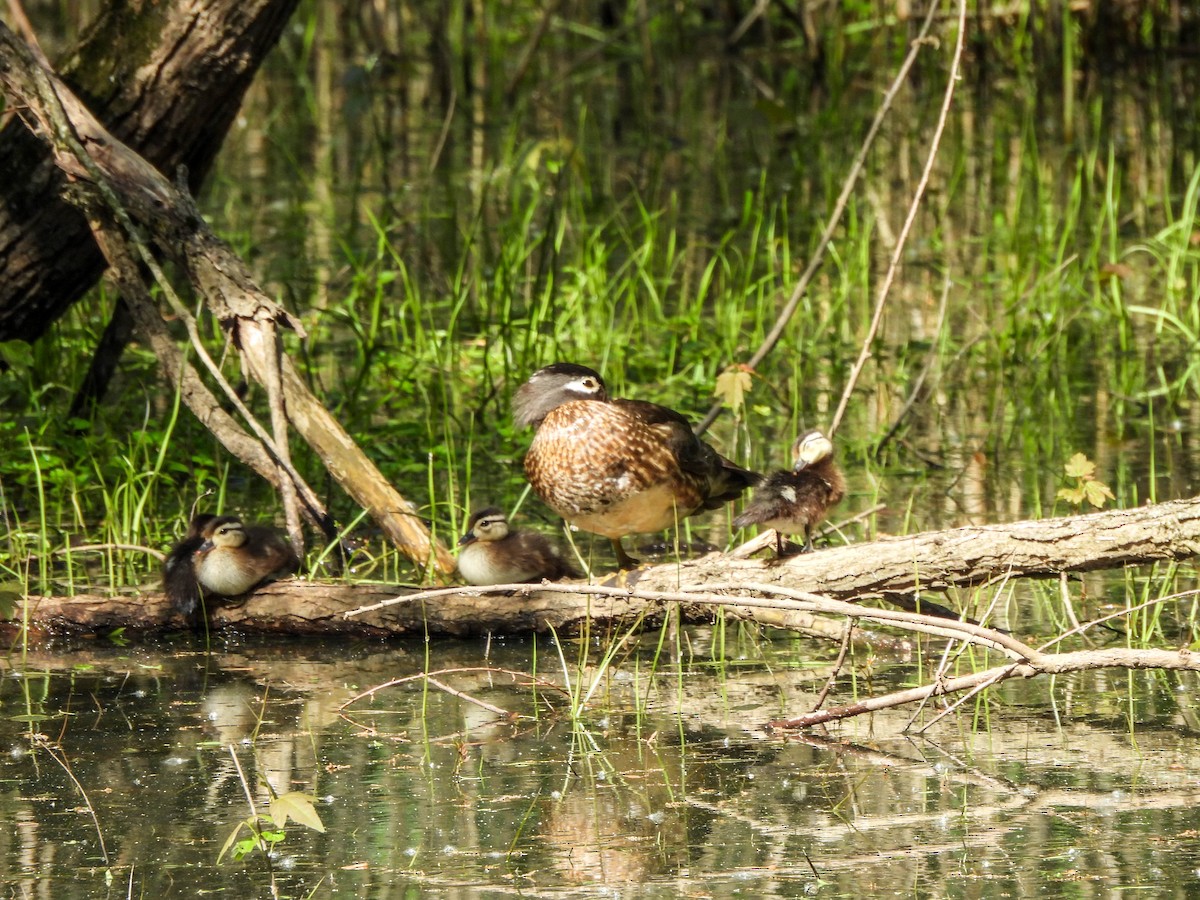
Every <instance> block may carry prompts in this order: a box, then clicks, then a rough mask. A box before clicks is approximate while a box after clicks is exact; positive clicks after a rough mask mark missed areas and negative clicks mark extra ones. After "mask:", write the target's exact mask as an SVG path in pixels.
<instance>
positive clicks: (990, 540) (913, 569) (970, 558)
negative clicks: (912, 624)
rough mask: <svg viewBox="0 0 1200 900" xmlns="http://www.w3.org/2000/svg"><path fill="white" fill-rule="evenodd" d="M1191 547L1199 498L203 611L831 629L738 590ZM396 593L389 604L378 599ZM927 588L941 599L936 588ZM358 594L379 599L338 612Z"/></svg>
mask: <svg viewBox="0 0 1200 900" xmlns="http://www.w3.org/2000/svg"><path fill="white" fill-rule="evenodd" d="M1197 552H1200V498H1194V499H1188V500H1177V501H1172V502H1168V503H1159V504H1155V505H1151V506H1143V507H1138V508H1136V509H1120V510H1108V511H1103V512H1096V513H1091V514H1088V515H1075V516H1066V517H1062V518H1053V519H1041V520H1027V521H1021V522H1012V523H1008V524H1000V525H984V526H967V527H962V528H953V529H949V530H943V531H931V532H924V533H921V534H916V535H912V536H909V537H887V538H880V539H879V540H875V541H869V542H865V543H861V544H852V545H849V546H843V547H837V548H831V549H822V550H817V551H816V552H814V553H808V554H803V555H800V556H795V557H792V558H790V559H786V560H784V561H782V562H779V563H776V562H774V561H772V560H765V561H764V560H758V559H739V558H735V557H733V556H730V555H724V554H710V555H708V556H704V557H702V558H699V559H693V560H686V561H683V562H679V563H675V562H672V563H669V564H660V565H654V566H649V567H646V568H643V569H639V570H636V571H633V572H629V573H624V574H610V575H607V576H602V577H600V578H597V579H595V582H596V583H598V584H601V585H607V586H609V587H610V588H616V589H618V590H617V591H616V593H615V595H612V596H595V595H591V594H586V593H582V592H580V591H579V589H578V586H577V585H573V584H572V583H570V582H565V583H561V584H557V585H553V586H551V585H534V586H530V587H529V588H528V590H527V591H524V592H520V593H510V594H488V593H484V592H481V591H479V590H474V589H471V588H461V589H455V590H453V591H450V592H439V593H438V595H437V596H434V597H430V596H427V595H426V594H418V592H417V590H416V589H415V588H411V587H402V586H395V585H381V584H347V583H322V582H313V581H305V580H292V581H284V582H279V583H276V584H272V585H268V586H266V587H264V588H262V589H261V590H259V591H257V592H256V593H255V594H254V595H253V596H251V597H250V598H249V599H248V600H247V601H246V602H245V603H244V604H242V605H241V606H237V607H221V608H217V609H215V610H213V611H212V616H211V624H212V626H213V627H216V628H223V627H232V628H239V629H243V630H248V631H256V632H263V633H277V634H309V635H311V634H323V635H333V634H342V635H354V636H359V637H390V636H399V635H406V634H413V633H416V634H422V633H429V634H449V635H473V634H483V633H519V632H527V631H541V630H545V629H548V628H551V627H553V628H555V629H559V630H562V629H570V628H572V627H576V626H578V625H579V624H580V623H581V622H583V621H585V620H589V619H590V620H591V621H592V622H593V623H599V624H602V625H603V624H609V623H612V624H616V623H617V622H619V621H631V620H633V619H634V618H636V617H637V616H647V617H648V619H649V620H650V621H653V620H654V619H655V618H657V617H660V616H661V615H662V613H663V612H664V611H665V610H666V609H668V608H671V607H672V606H675V605H678V607H679V608H680V610H681V613H682V617H683V619H684V621H709V620H711V619H712V617H713V615H714V606H713V604H712V603H711V602H705V603H700V602H696V603H690V602H686V601H684V602H680V603H678V604H672V603H664V602H663V601H662V600H661V599H648V598H647V596H645V595H652V594H663V593H669V594H672V595H677V594H686V593H689V592H690V593H696V592H703V593H705V594H710V595H711V594H714V593H715V594H719V595H722V596H727V597H728V599H729V605H728V606H727V607H725V613H726V615H733V616H736V617H740V618H743V619H746V620H748V621H753V622H757V623H760V624H763V625H767V626H772V627H778V628H787V629H793V630H797V631H802V632H805V633H810V634H817V635H822V636H827V637H830V638H836V637H839V636H840V635H841V634H842V633H843V630H844V625H843V623H842V622H839V621H837V620H836V619H830V618H828V617H822V616H819V615H815V614H812V613H802V612H798V611H796V610H793V609H772V608H763V607H751V606H746V605H744V604H742V605H739V598H745V597H747V596H754V597H758V598H761V597H763V596H769V595H770V592H771V590H772V589H781V590H782V589H787V590H790V591H805V592H811V593H814V594H820V595H822V596H823V597H826V598H829V599H833V600H843V601H854V602H857V601H862V600H869V599H876V600H885V601H891V602H900V603H902V604H909V605H911V602H912V601H913V599H914V598H921V599H925V598H927V597H928V595H930V594H933V595H944V594H946V593H947V592H953V591H955V590H956V589H960V588H972V587H975V586H979V585H987V584H988V583H989V582H992V581H994V580H996V579H1014V578H1049V577H1057V576H1060V575H1064V574H1069V573H1085V572H1091V571H1095V570H1100V569H1115V568H1120V567H1124V566H1132V565H1147V564H1151V563H1156V562H1161V561H1168V560H1182V559H1187V558H1191V557H1193V556H1195V555H1197ZM984 593H985V594H986V593H988V592H986V591H985V592H984ZM410 597H412V599H408V598H410ZM393 599H397V600H398V602H395V603H383V602H384V601H390V600H393ZM937 599H938V600H939V601H940V602H946V601H947V597H945V596H938V597H937ZM951 599H953V598H951ZM25 602H26V603H27V605H28V609H27V610H22V609H20V608H18V610H17V612H16V614H15V616H14V620H13V621H14V622H20V621H22V615H27V617H28V618H27V620H26V621H28V623H29V625H30V628H31V631H32V633H33V634H34V635H35V636H36V635H38V634H56V633H61V632H91V633H104V632H106V631H108V630H110V629H113V628H117V627H125V628H130V629H146V630H158V629H165V628H178V627H180V626H181V624H182V623H181V622H180V621H179V620H178V619H177V617H175V615H174V614H173V612H172V610H171V608H170V606H169V604H168V603H167V601H166V599H165V598H164V597H163V595H162V594H161V593H160V592H158V591H147V592H145V593H142V594H138V595H136V596H129V595H119V596H112V597H107V596H99V595H95V594H88V595H79V596H75V597H38V596H33V597H29V598H28V599H27V600H26V601H25ZM381 603H383V605H381V606H377V607H376V605H377V604H381ZM367 606H373V607H376V608H373V609H370V610H367V611H363V612H361V613H358V614H350V615H348V614H349V613H352V611H354V610H358V609H360V608H362V607H367Z"/></svg>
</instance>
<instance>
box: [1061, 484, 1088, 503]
mask: <svg viewBox="0 0 1200 900" xmlns="http://www.w3.org/2000/svg"><path fill="white" fill-rule="evenodd" d="M1058 498H1059V499H1060V500H1066V501H1067V502H1068V503H1072V504H1074V505H1075V506H1078V505H1079V504H1080V503H1082V502H1083V488H1081V487H1073V488H1059V489H1058Z"/></svg>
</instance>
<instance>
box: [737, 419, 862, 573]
mask: <svg viewBox="0 0 1200 900" xmlns="http://www.w3.org/2000/svg"><path fill="white" fill-rule="evenodd" d="M792 459H793V460H794V465H793V466H792V469H791V471H786V470H782V471H778V472H773V473H771V474H770V475H768V476H767V477H766V479H765V480H763V482H762V483H761V484H759V486H758V487H756V488H755V489H754V497H753V499H752V500H751V501H750V504H749V505H748V506H747V507H746V509H745V510H744V511H743V512H742V514H741V515H740V516H738V517H737V518H736V519H734V520H733V524H734V527H736V528H745V527H746V526H747V525H765V526H766V527H768V528H774V529H775V542H776V543H775V548H776V551H777V552H778V553H779V555H780V556H782V555H783V536H784V535H785V534H800V533H803V534H804V550H805V551H806V552H807V551H811V550H812V548H813V543H812V530H813V527H814V526H815V525H817V524H818V523H819V522H820V521H821V520H822V519H824V518H825V515H826V514H827V513H828V512H829V510H830V509H832V508H833V507H834V506H836V505H837V504H838V503H839V502H840V501H841V499H842V497H843V495H844V494H845V493H846V479H845V478H844V477H842V470H841V469H839V468H838V465H837V463H836V462H835V461H834V459H833V442H832V441H831V440H829V438H827V437H825V435H823V434H822V433H821V432H819V431H810V432H808V433H807V434H802V435H801V436H800V437H798V438H796V442H795V443H794V444H792Z"/></svg>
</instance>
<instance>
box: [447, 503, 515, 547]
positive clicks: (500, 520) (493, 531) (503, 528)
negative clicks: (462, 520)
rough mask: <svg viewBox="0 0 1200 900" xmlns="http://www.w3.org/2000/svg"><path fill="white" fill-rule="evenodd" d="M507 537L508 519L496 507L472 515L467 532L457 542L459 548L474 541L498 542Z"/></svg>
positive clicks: (468, 521)
mask: <svg viewBox="0 0 1200 900" xmlns="http://www.w3.org/2000/svg"><path fill="white" fill-rule="evenodd" d="M506 537H508V517H507V516H505V515H504V513H503V511H501V510H500V509H499V508H498V507H495V506H489V507H488V508H487V509H481V510H479V512H476V513H472V514H471V518H470V519H468V520H467V532H466V534H464V535H463V536H462V537H461V538H460V539H459V541H458V545H459V546H460V547H465V546H466V545H467V544H471V543H474V542H475V541H500V540H503V539H504V538H506Z"/></svg>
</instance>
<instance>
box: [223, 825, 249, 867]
mask: <svg viewBox="0 0 1200 900" xmlns="http://www.w3.org/2000/svg"><path fill="white" fill-rule="evenodd" d="M253 822H254V820H253V819H243V820H242V821H240V822H238V823H237V824H236V825H234V826H233V831H231V832H229V837H227V838H225V845H224V846H223V847H221V852H220V853H218V854H217V863H218V864H219V863H220V862H221V860H222V859H223V858H224V856H225V854H226V853H228V852H229V848H230V847H232V846H233V845H234V842H235V841H237V837H238V835H239V834H241V833H242V829H243V828H250V830H251V832H253V831H254V829H253V828H252V827H251V825H252V823H253ZM247 841H249V842H250V844H251V845H253V844H255V843H256V840H255V839H254V838H253V837H248V838H246V840H244V841H242V842H241V844H238V846H237V848H236V849H235V850H234V851H233V858H234V859H235V860H237V859H241V858H242V857H243V856H245V855H246V853H245V852H240V851H241V848H242V844H245V843H246V842H247ZM250 849H251V851H252V850H253V849H254V847H253V846H251V848H250Z"/></svg>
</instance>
